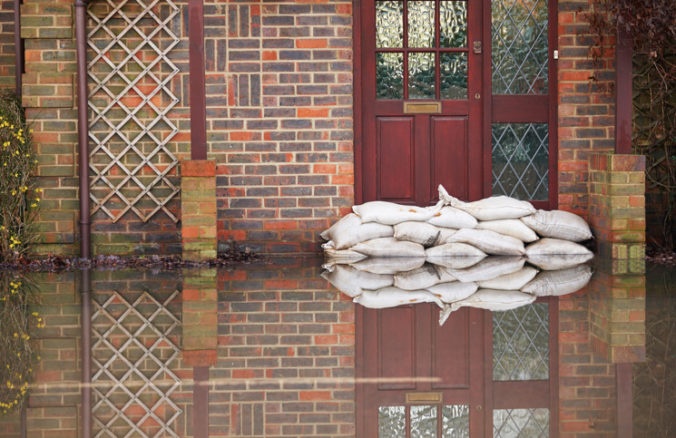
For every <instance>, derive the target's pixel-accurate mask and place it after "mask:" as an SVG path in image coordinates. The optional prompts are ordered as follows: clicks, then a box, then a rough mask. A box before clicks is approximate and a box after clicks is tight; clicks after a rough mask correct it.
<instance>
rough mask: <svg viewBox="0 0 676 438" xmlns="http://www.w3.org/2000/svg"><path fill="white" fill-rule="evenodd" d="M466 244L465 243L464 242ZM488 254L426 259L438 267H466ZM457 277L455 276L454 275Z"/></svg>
mask: <svg viewBox="0 0 676 438" xmlns="http://www.w3.org/2000/svg"><path fill="white" fill-rule="evenodd" d="M463 245H464V244H463ZM486 257H487V256H486V255H482V256H463V257H436V256H433V257H430V256H428V257H427V258H426V260H427V261H428V262H429V263H431V264H433V265H434V266H436V267H437V269H446V270H448V269H466V268H469V267H470V266H474V265H476V264H477V263H479V262H480V261H481V260H483V259H485V258H486ZM453 278H454V279H455V277H453Z"/></svg>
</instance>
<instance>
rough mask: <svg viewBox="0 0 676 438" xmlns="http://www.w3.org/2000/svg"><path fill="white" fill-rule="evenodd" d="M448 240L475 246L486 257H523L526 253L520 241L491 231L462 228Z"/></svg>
mask: <svg viewBox="0 0 676 438" xmlns="http://www.w3.org/2000/svg"><path fill="white" fill-rule="evenodd" d="M450 240H451V241H453V242H461V243H467V244H469V245H472V246H475V247H477V248H479V249H480V250H481V251H483V252H485V253H486V254H488V255H523V254H525V252H526V251H525V248H524V245H523V242H522V241H521V240H519V239H516V238H514V237H511V236H504V235H502V234H498V233H496V232H495V231H491V230H481V229H478V228H463V229H461V230H458V231H457V232H456V233H455V234H453V235H452V236H451V237H450Z"/></svg>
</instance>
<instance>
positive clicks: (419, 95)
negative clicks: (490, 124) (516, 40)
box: [357, 0, 490, 205]
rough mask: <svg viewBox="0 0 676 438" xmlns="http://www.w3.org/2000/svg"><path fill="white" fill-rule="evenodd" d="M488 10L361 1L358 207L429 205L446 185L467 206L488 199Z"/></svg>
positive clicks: (414, 1)
mask: <svg viewBox="0 0 676 438" xmlns="http://www.w3.org/2000/svg"><path fill="white" fill-rule="evenodd" d="M481 9H482V3H481V2H475V1H464V0H455V1H447V0H425V1H420V0H404V1H399V0H397V1H383V0H364V1H362V2H361V7H360V8H359V13H360V14H361V34H360V36H361V40H362V44H361V50H362V52H361V67H362V71H361V74H360V76H361V87H362V89H361V93H360V96H361V101H360V108H361V111H362V117H361V121H362V126H361V128H362V129H361V133H362V138H361V153H360V154H359V156H358V157H357V165H358V167H359V168H358V169H357V178H358V182H357V200H358V201H360V202H364V201H369V200H375V199H381V200H390V201H393V202H400V203H406V204H415V205H428V204H430V203H431V202H433V201H434V200H435V199H436V198H437V193H438V191H437V187H438V185H439V184H443V185H444V186H445V187H446V189H447V190H448V191H449V192H450V193H451V194H453V195H454V196H457V197H459V198H461V199H476V198H480V197H482V196H483V195H484V193H485V191H486V190H485V187H483V185H484V184H483V182H484V180H485V178H484V176H483V173H482V172H483V170H482V169H483V165H482V157H483V156H484V153H483V152H482V144H483V140H482V129H481V126H482V124H481V122H482V121H481V118H482V116H481V114H482V99H483V98H484V96H483V90H482V74H483V73H482V35H481V33H482V26H481V23H482V20H481ZM488 189H489V190H490V188H488Z"/></svg>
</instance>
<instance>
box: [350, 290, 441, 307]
mask: <svg viewBox="0 0 676 438" xmlns="http://www.w3.org/2000/svg"><path fill="white" fill-rule="evenodd" d="M352 301H354V302H355V303H358V304H360V305H362V306H364V307H368V308H369V309H387V308H390V307H397V306H402V305H406V304H415V303H435V304H436V305H437V306H439V307H440V308H441V307H443V306H444V305H443V303H442V302H441V300H440V299H439V297H437V296H435V295H432V294H431V293H430V292H428V291H426V290H415V291H410V290H402V289H399V288H397V287H394V286H390V287H385V288H382V289H378V290H375V291H368V290H365V291H363V292H362V294H361V295H358V296H356V297H354V299H353V300H352Z"/></svg>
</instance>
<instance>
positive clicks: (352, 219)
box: [321, 186, 593, 323]
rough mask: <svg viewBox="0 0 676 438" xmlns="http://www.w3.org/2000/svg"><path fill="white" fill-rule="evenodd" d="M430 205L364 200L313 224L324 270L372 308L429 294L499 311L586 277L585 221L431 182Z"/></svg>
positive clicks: (450, 303) (445, 302)
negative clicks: (455, 192) (434, 196)
mask: <svg viewBox="0 0 676 438" xmlns="http://www.w3.org/2000/svg"><path fill="white" fill-rule="evenodd" d="M439 199H440V200H439V202H438V203H437V204H436V205H435V206H431V207H415V206H407V205H400V204H396V203H392V202H386V201H372V202H367V203H365V204H361V205H356V206H354V207H353V213H350V214H348V215H346V216H345V217H343V218H341V219H340V220H339V221H338V222H336V223H335V224H334V225H333V226H331V227H330V228H329V229H328V230H326V231H324V232H323V233H321V236H322V238H323V239H325V240H326V243H324V244H323V245H322V246H323V248H324V252H325V256H326V260H327V263H326V264H325V265H324V268H325V270H326V272H325V273H324V276H325V278H326V279H327V280H329V281H330V282H331V283H332V284H334V286H336V287H337V288H338V289H340V290H341V291H343V292H344V293H346V294H348V295H350V296H351V297H353V299H354V301H355V302H358V303H360V304H362V305H364V306H367V307H372V308H383V307H392V306H396V305H402V304H410V303H415V302H434V303H436V304H437V305H439V306H440V307H441V308H442V309H443V311H442V314H441V318H440V323H443V321H445V320H446V318H448V315H449V314H450V313H451V312H452V311H453V310H456V309H458V308H460V307H464V306H473V307H481V308H487V309H492V310H506V309H508V308H514V307H518V306H520V305H524V304H528V303H530V302H532V301H533V300H535V298H536V297H537V296H538V295H561V294H564V293H571V292H574V291H576V290H579V289H580V288H582V287H583V286H584V284H586V283H587V282H588V281H589V278H590V277H591V268H590V267H589V266H587V265H585V263H586V262H587V261H588V260H590V259H591V258H593V253H592V252H591V251H590V250H589V249H587V248H586V247H585V246H584V245H582V244H581V243H580V242H583V241H586V240H589V239H591V238H592V233H591V230H590V228H589V226H588V224H587V223H586V222H585V221H584V220H583V219H582V218H580V217H579V216H577V215H575V214H573V213H569V212H565V211H562V210H554V211H545V210H536V209H535V208H534V207H533V206H532V204H530V203H529V202H526V201H520V200H517V199H514V198H510V197H506V196H496V197H491V198H485V199H482V200H479V201H474V202H463V201H461V200H459V199H457V198H454V197H452V196H451V195H449V194H448V192H447V191H446V190H445V189H444V188H443V187H442V186H439Z"/></svg>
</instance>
